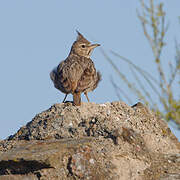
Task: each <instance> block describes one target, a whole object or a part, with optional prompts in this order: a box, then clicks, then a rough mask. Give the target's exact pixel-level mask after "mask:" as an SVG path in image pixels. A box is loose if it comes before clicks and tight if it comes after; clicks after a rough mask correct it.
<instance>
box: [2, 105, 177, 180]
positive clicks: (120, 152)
mask: <svg viewBox="0 0 180 180" xmlns="http://www.w3.org/2000/svg"><path fill="white" fill-rule="evenodd" d="M8 179H12V180H16V179H19V180H25V179H28V180H31V179H32V180H38V179H40V180H53V179H54V180H58V179H59V180H61V179H62V180H65V179H69V180H71V179H89V180H91V179H92V180H96V179H97V180H101V179H102V180H103V179H105V180H106V179H107V180H110V179H115V180H116V179H117V180H118V179H120V180H175V179H180V143H179V142H178V140H177V139H176V137H175V136H174V135H173V134H172V132H171V131H170V129H169V128H168V125H167V123H166V122H165V121H163V120H162V119H160V118H159V117H157V116H155V114H154V113H153V112H151V111H150V110H149V109H148V108H147V107H145V106H144V105H143V104H141V103H137V104H136V105H134V106H132V107H130V106H128V105H127V104H125V103H123V102H112V103H104V104H95V103H82V105H81V106H79V107H77V106H73V105H72V104H71V103H62V104H55V105H53V106H52V107H51V108H50V109H48V110H46V111H43V112H42V113H40V114H37V115H36V116H35V117H34V118H33V119H32V121H30V122H29V123H27V125H26V126H23V127H21V128H20V129H19V130H18V131H17V133H15V134H14V135H11V136H9V137H8V138H7V139H5V140H3V141H0V180H8Z"/></svg>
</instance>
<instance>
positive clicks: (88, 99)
mask: <svg viewBox="0 0 180 180" xmlns="http://www.w3.org/2000/svg"><path fill="white" fill-rule="evenodd" d="M84 94H85V96H86V98H87V100H88V102H90V101H89V98H88V95H87V92H85V93H84Z"/></svg>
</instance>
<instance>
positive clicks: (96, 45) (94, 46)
mask: <svg viewBox="0 0 180 180" xmlns="http://www.w3.org/2000/svg"><path fill="white" fill-rule="evenodd" d="M98 46H100V44H91V45H90V48H91V49H94V48H96V47H98Z"/></svg>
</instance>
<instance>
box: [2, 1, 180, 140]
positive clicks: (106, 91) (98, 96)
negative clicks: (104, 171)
mask: <svg viewBox="0 0 180 180" xmlns="http://www.w3.org/2000/svg"><path fill="white" fill-rule="evenodd" d="M158 2H160V1H158ZM179 7H180V1H179V0H173V1H166V3H165V10H166V12H167V20H168V22H170V27H169V30H168V33H167V38H166V42H167V46H166V47H165V48H164V52H163V55H162V56H163V59H164V61H165V63H167V62H168V61H170V60H173V59H174V56H175V48H174V47H175V46H174V39H175V38H177V39H178V40H179V41H180V35H179V29H180V25H179V23H178V16H180V13H179ZM137 8H140V3H139V1H138V0H134V1H132V0H126V1H122V0H119V1H117V0H111V1H97V0H91V1H84V0H77V1H74V0H68V1H67V0H61V1H60V0H53V1H50V0H38V1H37V0H31V1H25V0H6V1H5V0H0V82H1V93H0V112H1V120H0V121H1V126H0V139H3V138H5V137H7V136H8V135H11V134H13V133H15V132H16V131H17V130H18V129H19V128H20V127H21V126H23V125H25V124H26V123H27V122H28V121H30V120H31V119H32V118H33V117H34V116H35V115H36V114H37V113H39V112H41V111H43V110H46V109H48V108H49V107H50V106H51V105H53V104H54V103H59V102H61V101H62V100H63V97H64V94H62V93H60V92H58V91H57V90H56V89H55V88H54V87H53V84H52V82H51V80H50V78H49V73H50V71H51V70H52V68H54V67H55V66H56V65H58V63H59V62H60V61H61V60H63V59H65V58H66V57H67V55H68V53H69V51H70V47H71V45H72V43H73V41H74V40H75V39H76V31H75V30H76V29H78V30H79V31H80V32H81V33H82V34H83V35H84V36H85V37H86V38H87V39H88V40H90V41H92V42H97V43H100V44H101V46H102V47H103V48H104V49H105V50H106V51H107V52H109V50H113V51H115V52H117V53H119V54H121V55H122V56H125V57H127V58H129V59H131V60H132V61H133V62H134V63H135V64H137V65H139V66H140V67H143V68H144V69H146V70H148V72H150V73H153V74H155V71H156V67H155V66H154V64H153V63H152V52H151V50H150V47H149V44H148V43H147V40H146V39H145V37H144V36H143V35H142V34H143V31H142V28H141V25H140V22H139V19H138V18H137V14H136V9H137ZM112 57H113V56H112ZM92 59H93V61H94V63H95V66H96V68H97V69H98V70H99V71H100V72H101V73H102V77H103V80H102V82H101V83H100V85H99V87H98V88H97V89H96V90H95V91H94V92H93V93H89V98H90V101H92V102H96V103H104V102H107V101H109V102H111V101H116V100H118V98H117V96H116V94H115V92H114V89H113V87H112V85H111V83H110V75H112V76H113V78H114V80H115V81H116V82H117V84H118V85H119V86H120V87H121V88H122V89H124V90H125V91H127V92H128V89H127V87H126V86H125V84H124V83H123V82H122V80H120V79H119V78H118V76H117V75H116V73H115V72H114V71H113V69H112V67H111V66H110V65H109V64H108V62H107V61H106V60H105V58H104V56H103V55H102V53H101V51H100V48H96V49H95V51H94V52H93V55H92ZM114 60H115V62H116V61H118V62H117V63H118V66H119V67H120V68H121V71H122V72H123V73H126V74H127V75H128V73H129V71H128V67H127V66H125V65H124V64H123V63H121V62H120V61H119V60H117V59H115V58H114ZM165 68H166V67H165ZM130 79H131V77H130ZM178 92H179V90H178V89H177V90H175V93H177V94H178ZM128 93H129V94H131V93H130V92H128ZM130 97H131V99H132V102H133V103H134V104H135V103H136V102H137V101H138V99H137V98H135V97H134V96H131V95H130ZM71 99H72V97H71V96H70V95H69V96H68V100H71ZM82 100H83V101H86V98H85V97H84V96H83V95H82ZM179 137H180V135H179Z"/></svg>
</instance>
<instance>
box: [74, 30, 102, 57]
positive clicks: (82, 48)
mask: <svg viewBox="0 0 180 180" xmlns="http://www.w3.org/2000/svg"><path fill="white" fill-rule="evenodd" d="M77 33H78V36H77V39H76V41H75V42H74V43H73V45H72V48H71V53H73V54H77V55H79V56H83V57H87V58H89V57H90V55H91V53H92V51H93V49H94V48H96V47H97V46H100V44H91V43H90V42H89V41H88V40H87V39H85V38H84V37H83V35H82V34H81V33H80V32H78V31H77Z"/></svg>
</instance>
